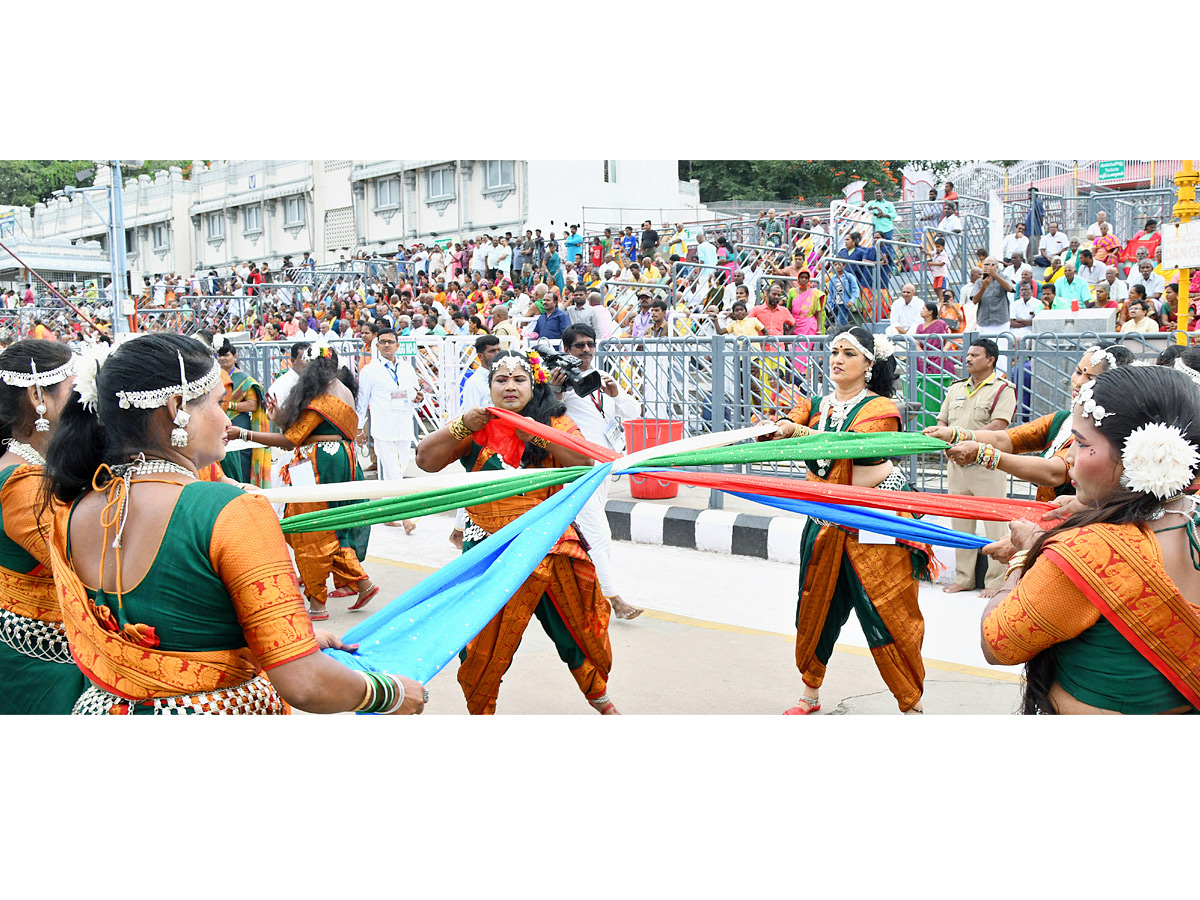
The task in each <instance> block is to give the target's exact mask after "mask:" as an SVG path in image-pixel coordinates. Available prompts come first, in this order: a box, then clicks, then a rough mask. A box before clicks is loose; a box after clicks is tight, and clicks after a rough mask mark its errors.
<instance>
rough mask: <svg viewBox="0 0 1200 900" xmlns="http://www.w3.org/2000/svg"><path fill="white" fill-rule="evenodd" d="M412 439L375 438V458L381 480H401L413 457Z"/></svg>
mask: <svg viewBox="0 0 1200 900" xmlns="http://www.w3.org/2000/svg"><path fill="white" fill-rule="evenodd" d="M412 455H413V446H412V441H383V440H380V439H379V438H375V459H376V460H378V462H379V471H378V475H379V480H380V481H399V480H400V479H401V478H403V477H404V470H405V469H407V468H408V464H409V461H410V460H411V459H412Z"/></svg>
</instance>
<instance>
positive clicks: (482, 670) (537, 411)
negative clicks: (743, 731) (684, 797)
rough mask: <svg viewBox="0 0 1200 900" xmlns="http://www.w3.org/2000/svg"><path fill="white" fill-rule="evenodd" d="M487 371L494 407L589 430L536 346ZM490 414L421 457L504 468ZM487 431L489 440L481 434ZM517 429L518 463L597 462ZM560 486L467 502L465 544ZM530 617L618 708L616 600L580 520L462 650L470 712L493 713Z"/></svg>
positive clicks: (584, 679)
mask: <svg viewBox="0 0 1200 900" xmlns="http://www.w3.org/2000/svg"><path fill="white" fill-rule="evenodd" d="M489 379H490V384H491V389H492V403H493V404H494V405H495V406H497V407H500V408H501V409H507V410H511V411H512V412H515V413H520V414H521V415H524V416H528V417H529V418H531V419H534V420H535V421H538V422H541V423H543V424H545V425H550V426H552V427H554V428H557V429H559V430H560V431H565V432H567V433H568V434H573V435H576V436H580V437H582V435H580V432H579V428H578V426H577V425H576V424H575V423H574V422H573V421H571V419H570V418H569V417H568V416H567V415H566V407H565V406H563V405H562V404H561V403H559V402H558V401H557V400H556V399H554V394H553V392H552V391H551V389H550V386H549V384H548V381H549V376H548V374H547V373H546V371H545V369H544V368H543V367H542V365H541V362H540V360H539V359H538V357H537V354H530V357H526V356H525V355H524V354H523V353H517V352H514V351H511V350H506V351H503V352H502V353H499V354H498V355H497V356H496V357H495V359H494V360H493V362H492V368H491V374H490V376H489ZM493 418H494V416H493V415H492V414H491V413H489V412H488V411H487V410H486V409H484V408H482V407H474V408H472V409H469V410H467V411H466V412H465V413H463V415H461V416H460V417H459V418H457V419H455V420H454V421H453V422H451V423H450V424H449V425H447V426H445V427H444V428H439V429H438V430H437V431H435V432H434V433H433V434H431V435H429V436H428V437H427V438H425V439H424V440H423V441H421V443H420V444H418V445H417V465H418V466H420V467H421V468H422V469H424V470H425V471H426V472H438V471H441V470H442V469H444V468H445V467H446V466H448V465H450V464H451V463H453V462H455V461H456V460H457V461H461V462H462V464H463V467H464V468H465V469H467V471H470V472H479V471H485V470H492V469H501V468H504V465H503V457H501V456H500V454H499V453H498V452H497V437H498V435H497V431H498V429H496V428H494V426H491V425H489V423H490V422H491V420H492V419H493ZM481 433H482V440H483V441H484V442H485V443H482V444H481V443H479V442H478V440H477V435H480V434H481ZM516 437H517V438H518V439H519V440H521V441H524V442H525V446H524V450H523V451H522V454H521V457H520V460H519V467H520V468H523V469H534V468H554V467H556V466H590V465H591V464H592V461H591V460H590V459H588V458H587V457H586V456H583V455H582V454H580V453H576V452H575V451H573V450H568V449H565V448H563V447H559V446H558V445H556V444H551V443H549V442H548V441H546V440H544V439H542V438H535V437H532V436H530V435H529V434H527V433H525V432H522V431H517V432H516ZM557 490H558V488H542V489H539V490H536V491H530V492H529V493H527V494H521V495H519V496H516V497H510V498H508V499H505V500H497V501H494V502H491V503H484V504H481V505H478V506H468V507H467V515H468V518H467V522H466V527H465V528H464V535H463V550H464V551H466V550H470V549H471V548H472V547H473V546H474V545H475V544H477V543H479V542H480V541H482V540H484V539H485V538H486V537H487V536H488V535H489V534H494V533H495V532H497V531H499V530H500V529H501V528H503V527H504V526H505V525H507V524H508V523H510V522H512V521H513V520H514V519H516V518H518V517H519V516H521V515H522V514H523V513H525V512H527V511H529V510H530V509H532V508H533V507H534V506H536V505H537V504H538V503H541V502H542V501H543V500H545V499H546V498H547V497H549V496H550V495H551V494H552V493H554V492H555V491H557ZM530 616H537V618H538V621H539V622H541V623H542V628H544V629H545V631H546V633H547V634H548V635H549V636H550V639H551V640H553V641H554V645H555V647H557V648H558V655H559V657H560V658H561V659H562V661H563V662H565V663H566V664H567V666H568V667H569V668H570V670H571V674H572V675H573V676H575V682H576V683H577V684H578V685H579V689H580V690H581V691H582V692H583V695H584V696H585V697H586V698H587V700H588V702H589V703H591V704H592V706H593V707H595V708H596V709H597V710H599V711H600V712H601V713H602V714H604V715H615V714H616V713H617V708H616V706H615V705H614V704H613V702H612V701H611V700H609V698H608V673H609V670H610V669H611V668H612V646H611V644H610V643H609V639H608V619H609V605H608V601H607V600H605V599H604V595H603V593H601V591H600V585H599V583H598V582H597V580H596V569H595V567H594V566H593V565H592V561H591V559H590V558H589V557H588V555H587V551H586V550H585V549H584V547H583V545H582V543H581V541H580V538H579V534H578V532H577V531H576V530H575V527H574V526H571V527H570V528H568V529H567V531H566V533H565V534H563V536H562V537H561V538H560V539H559V542H558V543H557V544H556V545H555V546H554V548H553V549H552V550H551V551H550V553H549V555H547V556H546V558H545V559H543V560H542V562H541V563H540V564H539V565H538V567H537V568H536V569H535V570H534V572H533V574H532V575H530V576H529V579H528V580H527V581H526V582H525V583H524V584H523V585H522V586H521V588H520V589H519V590H518V591H517V593H516V594H514V595H513V598H512V599H511V600H509V601H508V603H507V604H505V606H504V609H502V610H501V611H500V612H499V613H498V614H497V615H496V617H495V618H494V619H492V621H491V622H489V623H488V625H487V627H486V628H484V630H483V631H481V632H480V633H479V635H478V636H476V637H475V639H474V640H472V641H471V642H470V643H469V644H467V646H466V649H465V650H464V651H463V653H462V655H461V657H460V659H461V660H462V664H461V665H460V666H459V669H458V683H459V684H460V685H462V689H463V693H464V694H465V695H466V698H467V709H468V710H470V712H471V714H472V715H479V714H484V715H492V714H494V713H495V711H496V698H497V697H498V696H499V693H500V679H501V677H502V676H503V675H504V673H505V672H506V671H508V667H509V666H510V665H511V664H512V659H513V654H515V653H516V651H517V647H518V646H519V645H520V643H521V635H523V634H524V633H525V628H526V626H528V624H529V618H530Z"/></svg>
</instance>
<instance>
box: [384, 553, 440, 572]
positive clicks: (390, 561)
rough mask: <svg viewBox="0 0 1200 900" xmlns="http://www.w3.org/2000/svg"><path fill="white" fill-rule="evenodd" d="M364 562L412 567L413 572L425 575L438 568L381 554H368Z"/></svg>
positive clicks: (404, 567)
mask: <svg viewBox="0 0 1200 900" xmlns="http://www.w3.org/2000/svg"><path fill="white" fill-rule="evenodd" d="M366 562H369V563H382V564H383V565H385V566H395V567H396V568H398V569H412V570H413V571H414V572H424V573H425V574H427V575H428V574H429V573H430V572H436V571H437V570H438V567H437V566H423V565H421V564H420V563H410V562H401V561H400V560H398V559H384V558H383V557H382V556H368V557H367V558H366Z"/></svg>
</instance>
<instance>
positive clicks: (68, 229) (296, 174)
mask: <svg viewBox="0 0 1200 900" xmlns="http://www.w3.org/2000/svg"><path fill="white" fill-rule="evenodd" d="M96 171H97V183H102V182H101V179H103V178H105V177H107V174H106V173H107V168H106V167H104V166H97V170H96ZM123 197H124V208H125V229H126V235H125V240H126V254H127V259H128V265H129V273H130V283H131V285H132V286H133V291H134V293H136V292H137V290H138V289H139V288H140V286H141V284H142V283H143V279H144V278H146V277H149V278H153V277H154V276H155V275H158V274H163V275H167V274H170V273H175V274H178V275H186V274H190V273H191V272H193V271H196V272H201V273H207V272H209V271H212V270H215V271H217V272H218V274H225V273H226V272H228V270H229V268H230V267H232V266H234V265H236V264H238V263H241V262H257V263H258V264H259V265H260V266H261V265H262V264H263V263H267V264H269V265H270V268H271V270H272V271H278V270H279V268H280V267H281V265H282V263H283V261H284V259H285V258H288V257H290V259H291V260H292V262H293V263H298V262H299V261H300V259H301V258H302V255H303V253H304V252H305V251H308V252H310V253H311V254H312V256H313V257H314V259H315V260H316V262H317V263H318V264H327V263H337V262H338V261H339V260H340V259H341V258H349V257H350V256H352V255H354V254H356V253H358V252H359V251H366V252H367V253H368V254H372V253H377V254H380V255H390V254H391V253H393V252H395V250H396V248H397V246H398V245H400V244H403V245H404V246H405V247H409V246H411V245H413V244H415V243H424V244H431V243H434V242H435V241H436V242H439V243H441V242H444V241H447V240H449V241H459V240H463V239H466V238H471V237H476V236H478V235H483V234H492V233H503V232H506V231H511V232H513V233H514V234H516V233H521V232H523V231H524V230H525V229H527V228H528V229H533V228H541V229H542V230H543V233H548V232H549V231H558V232H559V233H562V232H563V231H565V230H566V227H567V226H568V225H570V224H577V225H581V226H584V227H585V229H586V227H587V226H588V224H589V223H591V224H614V225H615V224H631V225H633V226H635V228H636V227H637V226H639V225H640V223H641V221H642V220H643V219H645V218H651V219H653V220H655V223H656V224H658V219H659V218H662V217H668V218H671V219H672V220H674V219H681V218H689V216H688V213H689V212H691V211H697V212H698V213H699V211H700V210H701V209H702V208H701V207H700V204H699V195H698V191H697V190H696V185H695V183H694V182H680V181H679V179H678V161H677V160H515V159H514V160H466V159H423V160H350V159H343V160H329V159H327V160H225V161H213V162H211V163H209V164H205V163H204V162H203V161H201V160H196V161H194V162H193V165H192V172H191V177H190V178H188V179H185V178H184V177H183V172H182V170H181V169H179V168H174V167H172V168H171V169H170V170H169V171H160V172H156V173H155V174H154V175H153V176H150V175H143V176H141V177H139V178H136V179H127V180H126V181H125V185H124V188H123ZM93 203H95V205H96V206H97V207H98V208H99V209H100V210H101V211H102V212H107V203H106V202H104V198H103V195H96V194H93ZM668 210H669V211H670V212H671V215H670V216H667V215H666V212H665V211H668ZM643 211H644V214H643ZM652 211H654V212H652ZM658 212H661V213H662V215H659V214H657V213H658ZM17 215H18V217H19V218H20V219H21V221H22V223H23V224H24V227H25V228H26V229H27V230H28V232H29V235H28V236H29V237H30V239H31V242H32V243H33V244H34V245H37V244H38V243H39V242H53V244H54V246H55V248H56V250H61V249H62V248H64V247H66V248H70V247H72V246H76V245H77V246H78V247H79V250H80V252H81V253H82V252H83V250H84V247H85V246H86V250H87V256H88V263H89V266H88V267H86V270H87V271H92V270H93V269H95V268H99V267H98V266H96V263H95V260H94V259H92V257H94V255H95V253H96V244H95V243H92V242H98V244H99V247H100V248H101V250H102V252H103V254H104V255H105V256H107V252H108V249H109V247H108V242H109V238H108V232H107V229H106V226H105V225H104V222H103V221H102V220H101V219H100V218H98V217H97V216H96V214H95V213H94V212H93V210H92V209H91V206H89V205H88V203H87V202H86V201H85V200H84V199H83V197H81V196H80V195H78V194H76V195H75V196H74V197H69V198H68V197H59V198H57V199H56V200H54V201H52V202H50V203H48V204H43V203H39V204H37V205H35V206H34V207H33V208H32V209H31V210H30V211H29V213H28V215H22V210H20V209H18V211H17ZM631 216H632V218H630V217H631ZM696 217H698V216H691V217H690V218H693V219H694V218H696ZM626 218H628V221H625V219H626ZM634 219H636V221H634ZM79 242H83V243H79ZM60 271H62V272H69V271H72V269H71V268H70V266H69V265H68V264H67V262H66V261H64V262H63V263H62V268H61V269H60Z"/></svg>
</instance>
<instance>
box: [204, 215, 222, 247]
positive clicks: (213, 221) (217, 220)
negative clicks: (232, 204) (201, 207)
mask: <svg viewBox="0 0 1200 900" xmlns="http://www.w3.org/2000/svg"><path fill="white" fill-rule="evenodd" d="M204 218H205V220H206V222H207V223H208V224H207V227H208V239H209V240H210V241H223V240H225V212H224V210H217V211H216V212H210V213H209V214H208V215H207V216H205V217H204Z"/></svg>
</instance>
